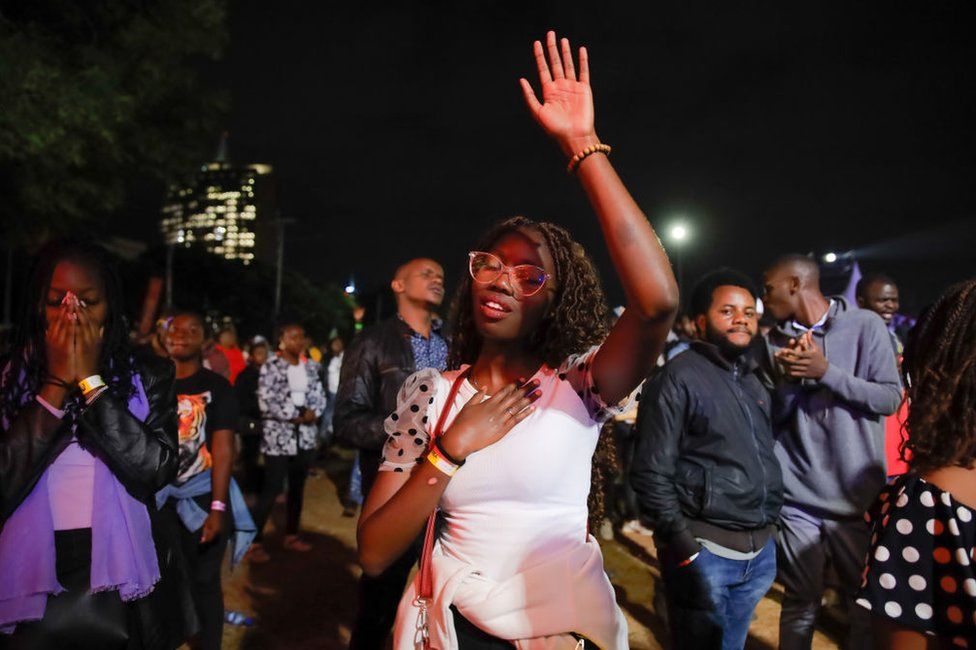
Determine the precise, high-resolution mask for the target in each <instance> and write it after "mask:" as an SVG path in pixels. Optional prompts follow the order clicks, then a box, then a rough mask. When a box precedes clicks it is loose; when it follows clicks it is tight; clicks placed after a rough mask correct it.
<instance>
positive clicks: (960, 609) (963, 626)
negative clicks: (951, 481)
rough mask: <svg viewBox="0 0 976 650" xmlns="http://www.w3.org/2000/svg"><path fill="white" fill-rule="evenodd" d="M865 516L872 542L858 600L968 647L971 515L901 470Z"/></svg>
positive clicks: (973, 605)
mask: <svg viewBox="0 0 976 650" xmlns="http://www.w3.org/2000/svg"><path fill="white" fill-rule="evenodd" d="M867 519H868V520H869V522H870V523H871V525H872V526H871V547H870V550H869V551H868V555H867V561H866V566H865V568H864V574H863V576H862V581H861V590H860V592H859V593H858V595H857V604H858V605H860V606H861V607H863V608H865V609H868V610H870V611H871V613H872V614H873V615H875V616H880V617H883V618H887V619H890V620H892V621H894V622H895V623H897V624H898V625H900V626H902V627H907V628H910V629H913V630H916V631H918V632H922V633H924V634H929V635H935V636H938V637H941V638H943V639H946V640H950V641H951V643H950V645H953V644H955V645H958V646H959V647H963V648H966V647H973V646H972V645H967V644H966V640H967V639H968V640H970V641H971V640H972V639H976V514H974V511H973V510H972V509H970V508H968V507H967V506H965V505H963V504H961V503H959V502H957V501H956V500H955V499H954V498H953V496H952V495H951V494H950V493H948V492H944V491H943V490H940V489H939V488H938V487H936V486H935V485H932V484H930V483H926V482H925V481H924V480H922V479H921V478H918V477H917V476H914V475H911V474H906V475H905V476H902V477H899V478H898V479H896V480H895V481H894V482H893V483H892V484H891V485H889V486H888V487H886V488H885V489H884V490H883V491H882V492H881V495H880V496H879V497H878V502H877V503H876V504H875V507H874V508H872V509H871V512H869V514H868V516H867Z"/></svg>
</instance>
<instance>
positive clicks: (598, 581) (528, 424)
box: [359, 32, 677, 650]
mask: <svg viewBox="0 0 976 650" xmlns="http://www.w3.org/2000/svg"><path fill="white" fill-rule="evenodd" d="M560 45H561V47H560ZM546 50H548V61H547V60H546V54H545V52H546ZM535 58H536V63H537V65H538V71H539V76H540V80H541V83H542V98H543V102H544V103H540V102H539V101H538V100H537V99H536V96H535V94H534V93H533V90H532V88H531V86H530V85H529V83H528V82H527V81H526V80H524V79H523V80H521V83H522V89H523V92H524V96H525V100H526V103H527V105H528V107H529V109H530V110H531V112H532V114H533V115H534V116H535V118H536V121H537V122H538V123H539V124H540V125H541V126H542V128H543V129H544V130H545V131H546V133H547V134H548V135H550V136H551V137H553V138H554V139H555V140H556V142H557V143H558V144H559V145H560V147H561V149H562V151H563V153H564V154H565V155H566V157H567V159H570V160H571V167H572V168H573V171H575V173H576V175H577V178H578V179H579V181H580V183H581V184H582V186H583V189H584V190H585V191H586V193H587V196H588V197H589V199H590V202H591V203H592V205H593V207H594V210H595V212H596V214H597V217H598V220H599V223H600V226H601V228H602V230H603V233H604V235H605V238H606V243H607V247H608V249H609V252H610V258H611V259H612V260H613V264H614V267H615V268H616V270H617V273H618V275H619V277H620V280H621V282H622V284H623V287H624V290H625V293H626V295H627V297H628V301H627V310H626V311H625V312H624V314H623V316H622V317H621V318H620V319H619V320H618V322H617V323H616V325H615V326H614V327H613V329H612V331H611V332H610V333H609V335H607V333H606V327H607V325H606V322H607V318H606V315H607V314H606V306H605V302H604V298H603V295H602V291H601V289H600V281H599V279H598V277H597V274H596V270H595V268H594V266H593V264H592V262H591V261H590V259H589V258H588V257H587V255H586V254H585V252H584V251H583V249H582V247H581V246H580V245H579V244H577V243H576V242H574V241H573V240H572V238H571V237H570V235H569V233H568V232H566V230H564V229H563V228H561V227H559V226H556V225H553V224H550V223H536V222H533V221H530V220H528V219H524V218H521V217H517V218H514V219H509V220H507V221H504V222H502V223H501V224H499V225H497V226H496V227H495V228H493V229H492V230H491V231H490V232H489V233H488V234H487V235H486V236H485V237H484V238H483V239H482V241H481V242H480V243H479V244H478V245H477V246H476V247H475V249H474V251H472V252H471V253H469V256H468V257H469V274H468V275H467V276H466V277H465V278H464V280H463V282H462V284H461V286H460V287H459V291H458V297H457V299H456V301H455V306H454V315H453V318H454V326H453V328H452V331H453V335H454V339H453V341H452V350H451V357H450V361H449V364H448V365H449V367H450V368H452V369H453V370H451V371H449V372H446V373H439V372H436V371H433V370H427V371H421V372H420V373H417V374H415V375H413V376H412V377H411V378H409V379H408V380H407V381H406V382H405V384H404V386H403V388H402V389H401V391H400V395H399V399H398V406H397V410H396V412H394V413H392V414H391V415H390V417H389V418H388V419H387V421H386V431H387V433H388V434H389V439H388V441H387V444H386V447H385V448H384V451H383V455H384V459H383V464H382V466H381V470H382V471H381V472H380V476H379V477H378V478H377V480H376V483H375V485H374V487H373V489H372V491H371V492H370V494H369V497H368V499H367V501H366V503H365V504H364V505H363V513H362V517H361V519H360V524H359V558H360V562H361V563H362V565H363V568H364V569H365V571H366V572H367V573H370V574H376V573H379V572H381V571H383V570H384V568H385V567H387V566H389V564H390V563H391V562H393V561H394V560H395V559H396V558H397V557H398V556H399V555H400V554H401V553H403V551H404V550H405V549H406V548H407V547H408V546H409V545H410V544H411V543H412V542H413V540H414V539H416V538H417V536H418V534H420V533H421V532H422V530H423V527H424V524H425V522H426V521H427V518H428V516H429V515H430V514H431V512H432V511H434V509H435V508H438V507H439V512H440V515H441V519H442V520H443V526H442V527H441V530H440V532H439V535H438V537H437V543H436V545H435V547H434V551H433V557H432V561H431V563H430V566H431V567H432V582H433V585H432V587H433V598H432V599H430V600H429V601H425V603H426V604H422V603H418V601H417V599H416V598H414V595H415V594H416V593H417V584H416V581H415V583H414V585H411V586H410V587H408V591H407V593H406V594H405V595H404V598H403V600H402V601H401V603H400V608H399V612H398V618H397V625H396V629H395V632H394V646H395V647H396V648H397V649H398V650H399V649H403V648H414V647H416V646H417V645H418V644H420V645H423V644H425V643H426V645H427V646H428V647H431V648H462V649H463V648H471V647H477V648H511V647H513V646H516V647H518V648H536V647H545V648H564V647H569V648H575V647H576V646H577V644H578V643H581V642H583V641H581V639H587V640H589V641H591V642H593V643H595V644H596V645H597V646H599V647H601V648H604V649H605V650H617V649H623V648H626V647H627V625H626V621H625V619H624V618H623V616H622V614H621V612H620V610H619V608H618V607H617V606H616V601H615V598H614V593H613V587H612V586H611V585H610V582H609V580H608V579H607V577H606V574H605V573H604V571H603V561H602V556H601V555H600V551H599V545H598V544H597V543H596V541H595V540H594V539H593V538H592V536H588V535H587V530H586V522H587V509H586V500H587V495H588V493H589V481H590V464H591V457H592V455H593V451H594V449H595V447H596V443H597V438H598V436H599V431H600V425H601V423H602V422H603V421H605V420H606V419H607V418H609V417H610V416H612V415H613V414H614V413H616V412H617V410H618V409H619V407H620V404H619V403H620V402H624V405H623V406H624V408H626V407H627V406H628V404H629V400H628V399H627V398H628V396H629V394H630V393H631V391H633V390H634V388H636V386H637V385H638V383H639V382H640V381H641V380H642V379H643V378H644V377H645V376H646V375H647V373H648V372H649V371H650V370H651V369H652V368H653V366H654V361H655V359H656V357H657V355H658V354H659V353H660V352H661V349H662V347H663V345H664V340H665V337H666V336H667V333H668V328H669V326H670V323H671V321H672V319H673V317H674V311H675V308H676V303H677V287H676V285H675V280H674V275H673V274H672V272H671V269H670V265H669V263H668V259H667V257H666V255H665V253H664V250H663V249H662V247H661V244H660V242H659V241H658V238H657V236H656V235H655V234H654V231H653V229H652V228H651V226H650V224H649V223H648V221H647V219H646V217H645V216H644V215H643V213H642V212H641V211H640V208H639V207H638V206H637V204H636V203H635V202H634V200H633V198H631V196H630V194H629V193H628V192H627V189H626V188H625V187H624V185H623V183H622V182H621V180H620V178H619V177H618V176H617V174H616V172H615V171H614V169H613V167H612V166H611V164H610V161H609V159H608V157H607V156H606V155H605V153H606V149H605V147H604V146H603V145H601V144H600V142H599V140H598V139H597V136H596V133H595V131H594V126H593V103H592V96H591V92H590V86H589V68H588V64H587V56H586V50H585V49H583V48H581V49H580V51H579V76H578V77H577V74H576V69H575V66H574V62H573V55H572V53H571V51H570V47H569V42H568V41H567V40H566V39H563V40H562V43H561V44H557V41H556V36H555V34H554V33H552V32H550V33H549V34H548V38H547V44H546V48H543V45H542V44H541V43H539V42H536V43H535ZM442 415H443V416H444V423H445V426H444V429H443V434H442V435H441V436H440V437H439V438H437V441H436V442H435V443H433V444H432V442H431V437H432V433H433V431H434V429H435V427H436V425H437V423H438V421H439V420H440V419H441V416H442ZM462 465H463V466H462ZM422 605H423V607H422ZM425 621H426V624H425ZM424 635H429V636H428V637H427V639H426V642H425V641H424V639H423V637H424Z"/></svg>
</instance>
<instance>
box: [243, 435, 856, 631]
mask: <svg viewBox="0 0 976 650" xmlns="http://www.w3.org/2000/svg"><path fill="white" fill-rule="evenodd" d="M349 467H350V454H348V453H346V452H339V453H337V454H332V455H330V456H329V458H328V459H327V460H326V461H325V462H323V463H321V464H320V466H319V471H318V475H317V476H314V477H311V478H310V479H309V481H308V483H307V484H306V492H305V509H304V513H303V517H302V527H303V535H304V537H305V539H306V540H307V541H309V542H310V543H311V544H312V546H313V547H314V548H313V550H312V551H310V552H308V553H295V552H288V551H284V550H282V549H281V546H280V539H281V536H280V535H279V534H278V533H277V530H278V529H279V528H280V526H281V525H282V524H283V519H284V513H283V508H281V507H277V508H276V512H275V513H274V514H273V515H272V524H273V525H274V526H275V530H273V531H272V530H269V534H268V535H267V545H266V546H267V548H268V551H269V552H270V553H271V555H272V560H271V562H269V563H267V564H264V565H254V566H249V565H248V564H247V563H246V562H245V563H243V564H242V565H241V566H240V567H238V568H237V569H235V570H234V571H233V572H230V568H229V566H225V569H224V594H225V606H226V608H227V609H228V610H236V611H241V612H244V613H246V614H248V615H251V616H253V617H254V618H255V619H256V623H255V624H254V625H253V626H250V627H244V626H233V625H226V626H225V627H224V648H227V649H229V650H237V649H241V650H245V649H247V650H251V649H254V650H256V649H259V648H260V649H265V648H268V649H272V648H274V649H282V650H284V649H288V650H302V649H305V648H317V649H322V650H332V649H339V648H346V647H347V645H348V642H349V633H350V625H351V622H352V620H353V618H354V615H355V609H356V582H357V580H358V578H359V573H360V570H359V567H358V566H357V565H356V557H355V525H356V520H355V518H351V517H342V506H341V504H340V502H339V496H338V495H339V494H340V491H339V489H337V486H340V488H341V489H342V490H344V489H345V486H346V485H347V482H348V474H349ZM602 545H603V553H604V558H605V563H606V569H607V573H608V575H609V576H610V579H611V582H613V584H614V587H615V588H616V592H617V602H618V603H619V604H620V607H621V609H622V610H623V611H624V613H625V615H626V616H627V621H628V624H629V626H630V645H631V647H632V648H634V649H635V650H656V649H658V648H667V647H670V645H669V639H668V633H667V626H666V623H665V621H664V620H663V618H662V617H661V616H660V615H659V614H658V612H657V607H656V605H655V593H656V589H657V588H658V585H659V582H660V572H659V570H658V567H657V561H656V560H655V558H654V552H653V544H652V543H651V538H650V537H647V536H642V535H630V534H627V535H625V534H621V533H618V534H617V539H615V540H613V541H609V542H602ZM781 596H782V589H781V588H780V587H779V585H775V586H774V588H773V589H772V590H771V592H770V593H769V594H768V595H767V596H766V598H764V599H763V601H762V602H761V603H760V604H759V607H758V609H757V611H756V617H755V619H754V620H753V622H752V626H751V627H750V630H749V640H748V642H747V644H746V648H749V649H750V650H767V649H773V648H776V647H777V645H778V638H777V637H778V634H777V626H778V621H779V607H780V606H779V603H780V600H781ZM826 619H827V620H826V624H825V628H821V629H818V630H817V634H816V637H815V639H814V646H813V647H814V648H816V649H817V650H820V649H825V648H836V647H838V645H837V639H838V638H839V636H838V634H839V629H840V623H839V621H838V620H837V619H836V618H835V617H832V616H830V615H828V616H827V617H826Z"/></svg>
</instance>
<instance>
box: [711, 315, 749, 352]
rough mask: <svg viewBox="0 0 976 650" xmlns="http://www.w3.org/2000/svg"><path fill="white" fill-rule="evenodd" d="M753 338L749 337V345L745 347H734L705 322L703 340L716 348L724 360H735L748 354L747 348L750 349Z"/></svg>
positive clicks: (733, 344) (734, 345)
mask: <svg viewBox="0 0 976 650" xmlns="http://www.w3.org/2000/svg"><path fill="white" fill-rule="evenodd" d="M755 338H756V337H755V335H753V336H752V337H750V339H749V343H748V344H747V345H745V346H741V345H736V344H735V343H732V341H730V340H729V339H728V338H727V337H725V336H724V335H723V334H721V333H720V332H717V331H716V330H715V329H714V328H713V327H712V324H711V323H709V322H708V321H707V320H706V321H705V340H706V341H708V342H709V343H711V344H712V345H714V346H716V347H717V348H718V349H719V350H720V351H721V352H722V356H724V357H725V358H726V359H735V358H737V357H741V356H742V355H743V354H745V353H746V352H748V351H749V348H751V347H752V342H753V340H755Z"/></svg>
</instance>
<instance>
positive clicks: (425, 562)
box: [417, 368, 470, 600]
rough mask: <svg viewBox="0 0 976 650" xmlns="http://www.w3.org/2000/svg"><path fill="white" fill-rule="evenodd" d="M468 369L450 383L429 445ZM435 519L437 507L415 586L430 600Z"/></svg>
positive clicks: (440, 429)
mask: <svg viewBox="0 0 976 650" xmlns="http://www.w3.org/2000/svg"><path fill="white" fill-rule="evenodd" d="M468 370H470V368H467V369H465V370H464V371H462V372H461V373H460V374H458V376H457V379H455V380H454V383H453V384H452V385H451V392H449V393H448V394H447V401H446V402H444V409H443V410H442V411H441V416H440V417H439V418H437V426H435V427H434V430H433V431H432V432H431V434H430V444H429V445H428V449H430V445H433V444H434V440H436V439H437V438H439V437H440V435H441V434H442V433H443V432H444V424H445V423H446V422H447V414H448V413H450V412H451V406H453V404H454V398H455V397H457V393H458V390H459V389H460V388H461V384H462V383H463V382H464V380H465V379H466V378H467V376H468ZM436 521H437V508H434V511H433V512H431V513H430V517H428V518H427V532H426V533H424V550H423V551H422V552H421V554H420V584H419V585H418V588H417V597H418V598H421V599H423V600H430V599H431V597H433V595H434V577H433V574H432V572H431V567H430V558H431V555H432V554H433V552H434V529H435V528H436V526H435V523H436Z"/></svg>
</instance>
